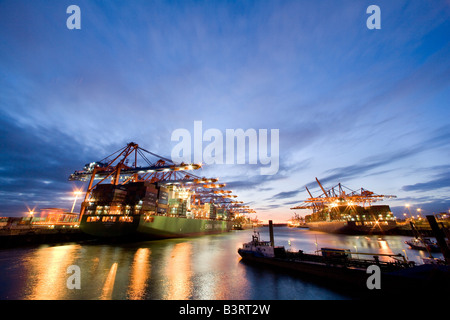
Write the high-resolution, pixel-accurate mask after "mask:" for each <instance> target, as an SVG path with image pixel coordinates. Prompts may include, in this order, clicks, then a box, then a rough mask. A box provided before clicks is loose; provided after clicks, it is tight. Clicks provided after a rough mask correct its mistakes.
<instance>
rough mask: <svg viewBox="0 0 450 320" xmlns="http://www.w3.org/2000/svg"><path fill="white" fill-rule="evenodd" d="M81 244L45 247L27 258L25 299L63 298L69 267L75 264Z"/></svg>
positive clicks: (25, 265)
mask: <svg viewBox="0 0 450 320" xmlns="http://www.w3.org/2000/svg"><path fill="white" fill-rule="evenodd" d="M80 248H81V247H80V246H79V245H68V246H55V247H44V248H40V249H39V250H37V251H35V252H34V254H32V255H30V256H29V257H28V259H26V260H25V264H24V267H25V270H27V272H28V274H26V276H27V278H28V281H27V287H26V288H25V295H24V299H31V300H36V299H38V300H55V299H63V298H64V296H65V294H66V292H67V286H66V281H67V267H68V266H70V265H72V264H74V261H75V259H76V257H77V254H78V252H79V250H80Z"/></svg>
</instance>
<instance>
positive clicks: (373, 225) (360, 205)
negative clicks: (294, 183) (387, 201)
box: [291, 178, 397, 234]
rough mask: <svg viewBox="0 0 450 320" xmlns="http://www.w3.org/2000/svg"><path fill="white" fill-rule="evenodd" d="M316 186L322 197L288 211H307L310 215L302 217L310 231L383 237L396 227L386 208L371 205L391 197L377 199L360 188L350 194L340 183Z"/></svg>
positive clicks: (377, 196)
mask: <svg viewBox="0 0 450 320" xmlns="http://www.w3.org/2000/svg"><path fill="white" fill-rule="evenodd" d="M316 181H317V183H318V184H319V186H320V188H321V189H322V191H323V193H322V194H321V195H320V196H318V197H313V196H312V194H311V193H310V192H309V190H308V188H307V187H306V190H307V191H308V193H309V195H310V198H308V199H307V200H305V201H304V202H303V203H302V204H300V205H298V206H296V207H293V208H291V209H292V210H297V209H310V210H312V211H313V212H312V214H309V215H306V216H305V225H306V226H307V227H308V228H309V229H310V230H317V231H323V232H328V233H341V234H386V233H389V232H391V231H393V230H395V229H396V228H397V223H396V220H395V217H394V215H393V213H392V212H391V209H390V207H389V206H388V205H372V203H373V202H375V201H379V200H382V199H383V198H395V196H392V195H389V196H387V195H378V194H375V193H374V192H372V191H369V190H365V189H363V188H361V189H360V190H358V191H353V190H350V189H348V188H346V187H344V186H343V185H341V184H340V183H339V184H338V185H336V186H334V187H333V188H331V189H328V190H325V188H324V187H323V186H322V184H321V183H320V181H319V180H318V179H317V178H316Z"/></svg>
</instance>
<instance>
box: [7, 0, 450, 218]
mask: <svg viewBox="0 0 450 320" xmlns="http://www.w3.org/2000/svg"><path fill="white" fill-rule="evenodd" d="M373 4H375V5H377V6H378V7H379V8H380V25H381V29H369V28H368V27H367V23H366V22H367V20H368V18H370V16H371V13H367V12H366V10H367V8H368V7H369V6H370V5H373ZM70 5H77V6H78V7H79V8H80V18H81V20H80V21H81V23H80V26H81V29H69V28H68V27H67V20H68V19H69V18H70V17H71V16H72V14H71V12H70V13H67V12H66V10H67V8H68V7H69V6H70ZM449 36H450V1H448V0H447V1H438V0H436V1H427V0H418V1H407V0H405V1H401V0H395V1H392V0H390V1H384V0H375V1H372V0H371V1H361V0H360V1H356V0H355V1H325V0H323V1H303V0H292V1H288V0H286V1H282V0H264V1H260V0H259V1H190V0H183V1H150V0H148V1H143V0H140V1H138V0H129V1H81V0H70V1H57V2H56V1H39V0H33V1H31V0H29V1H25V0H6V1H0V146H1V155H0V182H1V183H0V203H1V207H0V216H25V215H26V214H27V212H28V209H29V208H34V209H35V210H40V209H42V208H48V207H61V208H67V209H70V208H71V206H72V203H73V200H74V195H73V190H75V189H76V188H80V187H84V188H86V185H83V184H80V183H76V182H73V181H68V177H69V175H70V174H71V173H72V172H74V171H75V170H81V169H82V168H83V166H84V164H86V163H89V162H92V161H98V160H100V159H102V158H104V157H105V156H107V155H109V154H111V153H113V152H114V151H116V150H117V149H119V148H121V147H123V146H125V145H126V144H127V143H129V142H135V143H138V144H139V146H141V147H142V148H144V149H147V150H149V151H152V152H155V153H157V154H160V155H162V156H165V157H170V156H171V152H172V150H173V149H174V148H175V147H176V145H177V143H178V142H177V141H172V134H173V132H174V131H175V130H177V129H186V130H187V131H188V132H190V133H191V135H192V137H193V136H194V123H195V121H201V123H202V129H203V132H205V131H206V130H208V129H215V130H216V132H221V133H222V134H223V136H224V137H225V133H226V130H227V129H234V130H237V129H243V130H244V131H246V130H249V129H250V130H253V129H254V130H256V132H258V133H259V132H260V131H259V130H267V131H268V132H271V130H274V129H276V130H278V132H279V140H278V141H276V140H274V141H272V142H271V143H277V142H278V143H277V147H278V149H279V156H278V159H279V167H278V170H277V172H276V173H275V174H271V175H263V174H261V170H260V169H261V167H264V166H265V165H264V164H263V163H262V162H261V161H258V163H256V164H250V163H248V161H246V163H244V164H238V163H237V160H236V161H235V162H234V163H232V164H217V163H213V164H208V165H204V166H203V168H202V169H200V170H197V171H195V172H194V173H195V174H196V175H199V176H205V177H219V179H220V180H219V181H220V182H224V183H227V188H228V189H230V190H233V192H234V193H235V194H236V195H238V198H237V199H238V200H240V201H244V202H245V203H246V204H248V205H250V206H251V207H252V208H253V209H255V210H256V212H257V213H256V216H257V217H258V218H259V219H261V220H268V219H272V220H274V221H276V222H282V221H286V220H287V219H290V218H291V217H292V216H293V213H294V212H296V213H299V214H300V215H302V216H304V215H305V214H308V213H309V212H308V211H302V210H299V211H293V210H291V209H290V208H291V207H293V206H295V205H297V204H299V203H301V202H302V201H303V200H305V199H306V198H307V197H308V194H307V192H306V189H305V186H308V188H309V189H310V191H311V192H312V193H313V195H316V196H318V195H320V194H321V191H320V189H319V187H318V185H317V183H315V178H316V177H317V178H318V179H319V180H320V181H321V182H322V184H323V185H324V186H325V187H326V188H330V187H332V186H334V185H337V184H338V183H342V184H343V185H345V186H346V187H348V188H350V189H352V190H357V189H359V188H361V187H363V188H365V189H368V190H371V191H374V192H375V193H377V194H385V195H396V196H397V198H395V199H389V200H385V201H383V204H389V205H390V206H391V209H392V210H393V211H394V213H395V214H396V215H397V216H402V214H403V212H405V210H406V208H405V205H406V204H409V205H410V207H409V210H411V211H412V212H413V213H414V212H415V210H416V209H418V208H420V209H421V210H422V211H421V212H422V214H432V213H438V212H448V211H449V209H450V199H449V191H450V163H449V160H448V159H450V105H449V102H450V90H449V89H450V37H449ZM269 137H270V134H269ZM260 138H261V135H258V139H260ZM192 144H194V142H192ZM207 145H208V142H203V146H202V147H203V148H205V146H207ZM223 145H224V146H225V143H224V144H223ZM269 150H270V148H269ZM223 152H226V150H223ZM247 156H248V155H247ZM380 204H381V203H380ZM79 205H80V204H79V203H78V204H77V209H78V208H79ZM254 216H255V215H251V217H254Z"/></svg>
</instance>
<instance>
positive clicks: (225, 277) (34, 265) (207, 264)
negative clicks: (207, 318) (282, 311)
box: [0, 227, 442, 300]
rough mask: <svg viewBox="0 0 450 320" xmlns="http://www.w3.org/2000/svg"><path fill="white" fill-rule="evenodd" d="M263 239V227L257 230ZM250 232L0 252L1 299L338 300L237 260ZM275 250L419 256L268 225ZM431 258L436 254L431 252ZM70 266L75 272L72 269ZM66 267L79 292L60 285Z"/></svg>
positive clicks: (314, 285) (390, 240) (370, 240)
mask: <svg viewBox="0 0 450 320" xmlns="http://www.w3.org/2000/svg"><path fill="white" fill-rule="evenodd" d="M256 231H259V232H260V235H261V238H262V239H263V240H269V231H268V228H267V227H258V228H256ZM252 234H253V230H252V229H249V230H236V231H232V232H229V233H224V234H217V235H208V236H201V237H192V238H180V239H166V240H157V241H144V242H135V243H104V242H103V243H99V242H96V241H84V242H77V243H75V242H74V243H62V244H53V245H36V246H29V247H19V248H8V249H1V250H0V299H1V300H36V299H38V300H42V299H44V300H47V299H52V300H53V299H56V300H74V299H76V300H102V299H105V300H147V299H148V300H150V299H151V300H266V299H267V300H302V299H308V300H341V299H353V298H355V297H354V296H353V295H352V292H351V291H349V290H347V289H346V288H339V287H334V286H333V287H331V286H328V285H327V284H326V283H320V282H316V281H311V280H309V279H307V278H304V277H301V276H298V275H295V274H292V273H287V272H284V271H280V270H274V269H270V268H264V267H262V266H256V265H251V264H247V263H244V262H243V261H241V258H240V256H239V255H238V253H237V249H238V248H239V247H241V246H242V243H244V242H248V241H250V240H251V235H252ZM274 235H275V245H282V246H285V247H286V248H287V249H290V250H294V251H297V250H303V251H304V252H308V253H310V252H311V253H312V252H314V251H315V250H317V249H320V248H322V247H333V248H344V249H350V250H351V251H352V253H353V254H354V255H355V256H358V252H359V253H363V252H364V253H383V254H398V253H402V254H406V255H407V258H408V259H409V260H412V261H415V262H416V263H418V264H421V263H422V258H423V257H427V256H428V254H427V252H423V251H417V250H412V249H410V248H409V247H408V245H406V244H405V243H404V242H405V240H409V239H410V238H409V237H404V236H394V235H389V236H369V235H366V236H364V235H360V236H357V235H336V234H327V233H323V232H316V231H310V230H308V229H302V228H288V227H275V228H274ZM433 256H434V257H436V258H442V255H440V254H435V253H433ZM74 266H75V267H74ZM73 268H77V270H79V276H80V277H79V288H73V287H70V285H68V282H70V281H71V280H70V277H71V275H72V271H71V270H74V269H73Z"/></svg>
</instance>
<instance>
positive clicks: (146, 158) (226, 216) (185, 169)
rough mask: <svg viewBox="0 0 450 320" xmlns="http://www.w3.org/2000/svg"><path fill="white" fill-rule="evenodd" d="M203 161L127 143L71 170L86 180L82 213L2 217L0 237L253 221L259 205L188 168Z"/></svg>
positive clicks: (182, 229)
mask: <svg viewBox="0 0 450 320" xmlns="http://www.w3.org/2000/svg"><path fill="white" fill-rule="evenodd" d="M201 167H202V165H201V164H185V163H181V164H176V163H174V162H173V161H172V160H170V159H168V158H164V157H162V156H159V155H157V154H155V153H153V152H150V151H147V150H145V149H143V148H141V147H139V145H138V144H136V143H133V142H131V143H128V144H127V145H126V146H124V147H123V148H121V149H119V150H117V151H116V152H114V153H112V154H110V155H109V156H107V157H105V158H103V159H102V160H100V161H95V162H90V163H88V164H86V165H85V166H84V168H83V170H78V171H75V172H74V173H73V174H71V175H70V177H69V180H70V181H81V182H87V184H88V187H87V190H86V191H85V195H84V199H83V202H82V204H81V209H80V213H79V214H77V215H73V214H72V213H70V214H69V213H65V216H64V217H62V215H61V214H62V213H59V215H58V217H59V220H58V223H56V222H55V221H56V219H55V217H54V216H56V215H57V214H56V213H55V214H53V215H50V216H47V218H49V219H45V220H36V219H34V218H33V217H29V218H28V219H27V218H25V219H24V218H21V219H20V222H18V221H15V220H14V218H3V220H4V223H3V224H4V226H3V227H2V231H1V233H0V236H2V238H1V239H3V240H5V239H7V238H6V237H8V239H9V238H11V237H12V236H19V235H20V236H22V237H26V236H31V235H38V234H42V235H44V234H49V233H50V234H56V235H61V239H63V238H65V237H62V235H64V236H67V235H74V234H77V231H81V232H82V233H83V234H85V235H89V236H91V237H94V238H121V237H122V238H127V239H134V238H139V239H156V238H174V237H186V236H196V235H204V234H213V233H221V232H228V231H230V230H232V229H237V230H239V229H245V228H249V227H251V226H252V225H253V222H252V221H251V220H250V218H249V217H248V215H249V214H251V213H255V211H254V210H253V209H251V208H250V207H249V206H247V205H245V204H244V203H243V201H238V200H236V198H237V195H235V194H233V193H232V191H231V190H226V189H224V187H225V186H226V184H225V183H219V182H218V180H219V179H218V178H205V177H199V176H197V175H195V174H192V173H191V172H190V171H194V170H198V169H200V168H201ZM74 205H75V203H74ZM72 211H73V207H72ZM61 219H62V220H61ZM69 220H70V221H69ZM4 237H5V238H4ZM55 237H56V236H55ZM2 242H5V241H2Z"/></svg>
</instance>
